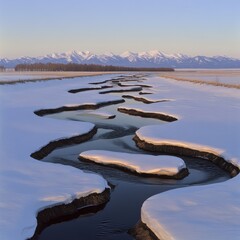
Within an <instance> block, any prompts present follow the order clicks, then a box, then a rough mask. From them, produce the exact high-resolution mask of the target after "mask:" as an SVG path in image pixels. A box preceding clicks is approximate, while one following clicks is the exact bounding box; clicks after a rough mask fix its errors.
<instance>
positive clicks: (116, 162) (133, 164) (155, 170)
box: [79, 150, 188, 178]
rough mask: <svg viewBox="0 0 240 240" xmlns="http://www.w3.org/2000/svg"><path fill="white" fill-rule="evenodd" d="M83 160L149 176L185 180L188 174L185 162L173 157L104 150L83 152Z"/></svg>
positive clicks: (81, 156) (81, 155)
mask: <svg viewBox="0 0 240 240" xmlns="http://www.w3.org/2000/svg"><path fill="white" fill-rule="evenodd" d="M79 156H80V158H81V159H85V160H88V161H92V162H95V163H98V164H102V165H108V166H114V167H117V168H121V169H124V170H126V171H130V172H134V173H138V174H141V175H148V176H159V177H171V178H183V177H184V176H186V175H187V174H188V171H187V169H186V165H185V163H184V161H183V160H182V159H180V158H178V157H172V156H152V155H145V154H132V153H123V152H112V151H103V150H91V151H85V152H82V153H81V154H80V155H79Z"/></svg>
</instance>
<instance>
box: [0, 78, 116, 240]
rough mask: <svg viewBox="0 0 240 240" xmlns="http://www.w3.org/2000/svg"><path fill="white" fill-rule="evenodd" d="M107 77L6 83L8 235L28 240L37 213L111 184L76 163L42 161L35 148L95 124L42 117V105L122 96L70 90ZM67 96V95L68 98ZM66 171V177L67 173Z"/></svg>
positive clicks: (3, 166) (0, 231)
mask: <svg viewBox="0 0 240 240" xmlns="http://www.w3.org/2000/svg"><path fill="white" fill-rule="evenodd" d="M103 79H105V77H103V76H99V77H95V78H90V77H89V78H88V77H86V78H79V79H78V78H76V79H72V80H67V81H61V82H58V84H56V82H55V81H48V82H41V83H40V82H38V83H28V84H19V85H14V86H13V85H4V86H1V88H0V96H1V108H0V109H1V118H0V125H1V138H0V143H1V157H0V159H1V163H0V182H1V190H0V236H1V239H2V240H12V239H13V240H17V239H26V238H29V237H31V236H32V235H33V233H34V231H35V228H36V225H37V221H36V216H37V213H38V212H39V211H40V210H42V209H44V208H48V207H51V206H54V205H58V204H62V203H69V202H71V201H72V200H74V199H75V198H80V197H84V196H88V195H89V194H91V193H95V192H96V193H101V192H103V191H104V190H105V188H107V187H108V185H107V182H106V181H105V180H104V179H103V178H102V177H101V176H99V175H96V174H90V173H84V172H83V171H81V170H78V169H74V168H72V167H66V166H61V165H55V164H51V163H42V162H38V161H37V160H35V159H32V158H31V157H30V155H31V153H33V152H35V151H37V150H38V149H40V148H41V147H42V146H45V145H46V144H48V143H49V142H50V141H53V140H58V139H62V138H69V137H72V136H76V135H82V134H86V133H88V132H89V131H91V130H92V129H93V127H94V124H92V123H84V122H81V123H80V122H70V121H63V120H56V119H51V118H41V117H38V116H36V115H35V114H34V111H35V110H36V109H38V108H46V107H49V106H50V105H53V106H61V105H62V104H66V103H69V104H71V103H74V104H76V103H78V104H81V103H85V100H86V99H88V101H89V102H91V103H98V102H99V101H107V100H112V99H116V97H112V96H108V95H99V96H98V95H97V96H94V95H91V96H89V95H88V97H85V98H81V99H79V98H77V96H76V95H75V94H70V93H68V92H67V90H68V89H69V88H71V87H73V88H74V87H75V86H79V82H83V83H84V84H87V82H88V81H91V80H95V81H96V80H99V81H101V80H103ZM63 99H64V100H63ZM62 176H64V177H62Z"/></svg>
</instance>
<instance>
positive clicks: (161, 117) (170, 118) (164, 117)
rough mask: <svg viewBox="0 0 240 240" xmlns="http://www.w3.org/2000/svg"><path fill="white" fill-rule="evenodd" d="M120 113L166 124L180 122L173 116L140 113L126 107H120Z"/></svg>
mask: <svg viewBox="0 0 240 240" xmlns="http://www.w3.org/2000/svg"><path fill="white" fill-rule="evenodd" d="M118 111H119V112H122V113H126V114H129V115H134V116H140V117H145V118H156V119H159V120H162V121H166V122H173V121H176V120H178V119H177V118H175V117H173V116H170V115H166V114H163V113H154V112H141V111H138V110H135V109H126V108H124V107H119V108H118Z"/></svg>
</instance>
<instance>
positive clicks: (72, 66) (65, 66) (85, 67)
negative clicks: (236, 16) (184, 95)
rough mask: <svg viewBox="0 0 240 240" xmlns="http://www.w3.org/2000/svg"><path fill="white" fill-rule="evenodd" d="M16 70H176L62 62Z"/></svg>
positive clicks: (21, 65)
mask: <svg viewBox="0 0 240 240" xmlns="http://www.w3.org/2000/svg"><path fill="white" fill-rule="evenodd" d="M15 71H86V72H88V71H90V72H112V71H146V72H148V71H149V72H150V71H155V72H158V71H174V69H173V68H142V67H139V68H138V67H118V66H103V65H96V64H75V63H68V64H60V63H46V64H44V63H34V64H18V65H17V66H16V67H15Z"/></svg>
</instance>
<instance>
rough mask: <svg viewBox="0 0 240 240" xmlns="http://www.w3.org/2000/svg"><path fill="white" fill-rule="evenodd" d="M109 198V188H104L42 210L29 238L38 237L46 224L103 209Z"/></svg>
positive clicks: (32, 239)
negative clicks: (98, 191)
mask: <svg viewBox="0 0 240 240" xmlns="http://www.w3.org/2000/svg"><path fill="white" fill-rule="evenodd" d="M109 199H110V189H105V190H104V191H103V192H102V193H99V194H98V193H92V194H90V195H88V196H87V197H81V198H79V199H75V200H73V201H72V202H71V203H69V204H61V205H57V206H54V207H51V208H47V209H44V210H42V211H41V212H39V213H38V215H37V222H38V224H37V228H36V230H35V233H34V235H33V237H32V238H30V239H31V240H36V239H38V236H39V235H40V234H41V232H42V230H43V229H44V228H46V226H49V225H52V224H55V223H59V222H62V221H66V220H67V219H73V218H74V217H78V216H79V215H84V213H91V212H93V213H95V212H97V211H99V210H101V209H103V208H104V206H105V204H106V203H107V202H108V201H109Z"/></svg>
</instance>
